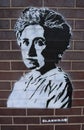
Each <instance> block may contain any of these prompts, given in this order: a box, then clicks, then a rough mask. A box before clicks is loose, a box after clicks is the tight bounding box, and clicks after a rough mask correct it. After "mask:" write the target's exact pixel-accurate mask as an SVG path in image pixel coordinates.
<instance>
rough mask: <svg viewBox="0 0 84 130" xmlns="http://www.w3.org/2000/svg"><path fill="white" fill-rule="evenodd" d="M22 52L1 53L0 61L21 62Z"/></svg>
mask: <svg viewBox="0 0 84 130" xmlns="http://www.w3.org/2000/svg"><path fill="white" fill-rule="evenodd" d="M21 59H22V57H21V52H20V51H1V52H0V60H21Z"/></svg>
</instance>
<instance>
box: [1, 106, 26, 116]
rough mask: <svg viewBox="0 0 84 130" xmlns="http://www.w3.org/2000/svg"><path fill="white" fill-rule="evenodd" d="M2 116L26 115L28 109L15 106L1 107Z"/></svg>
mask: <svg viewBox="0 0 84 130" xmlns="http://www.w3.org/2000/svg"><path fill="white" fill-rule="evenodd" d="M0 116H26V110H25V109H14V108H12V109H11V108H0Z"/></svg>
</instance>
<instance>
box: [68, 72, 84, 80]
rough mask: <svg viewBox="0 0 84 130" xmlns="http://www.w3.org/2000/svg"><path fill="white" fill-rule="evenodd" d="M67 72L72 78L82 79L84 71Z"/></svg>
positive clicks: (83, 78)
mask: <svg viewBox="0 0 84 130" xmlns="http://www.w3.org/2000/svg"><path fill="white" fill-rule="evenodd" d="M69 74H70V77H71V79H73V80H84V72H70V73H69Z"/></svg>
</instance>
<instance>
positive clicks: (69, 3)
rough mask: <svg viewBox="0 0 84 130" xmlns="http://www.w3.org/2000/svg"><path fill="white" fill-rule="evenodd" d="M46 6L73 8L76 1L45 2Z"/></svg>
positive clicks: (57, 0) (53, 0)
mask: <svg viewBox="0 0 84 130" xmlns="http://www.w3.org/2000/svg"><path fill="white" fill-rule="evenodd" d="M44 5H45V6H49V7H52V6H54V7H73V6H74V1H73V0H60V1H59V0H52V2H51V0H44Z"/></svg>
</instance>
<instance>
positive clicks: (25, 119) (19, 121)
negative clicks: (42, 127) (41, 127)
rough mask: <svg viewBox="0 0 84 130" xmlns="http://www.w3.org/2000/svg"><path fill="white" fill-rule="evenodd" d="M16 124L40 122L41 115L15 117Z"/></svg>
mask: <svg viewBox="0 0 84 130" xmlns="http://www.w3.org/2000/svg"><path fill="white" fill-rule="evenodd" d="M13 120H14V124H39V117H14V118H13Z"/></svg>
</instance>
